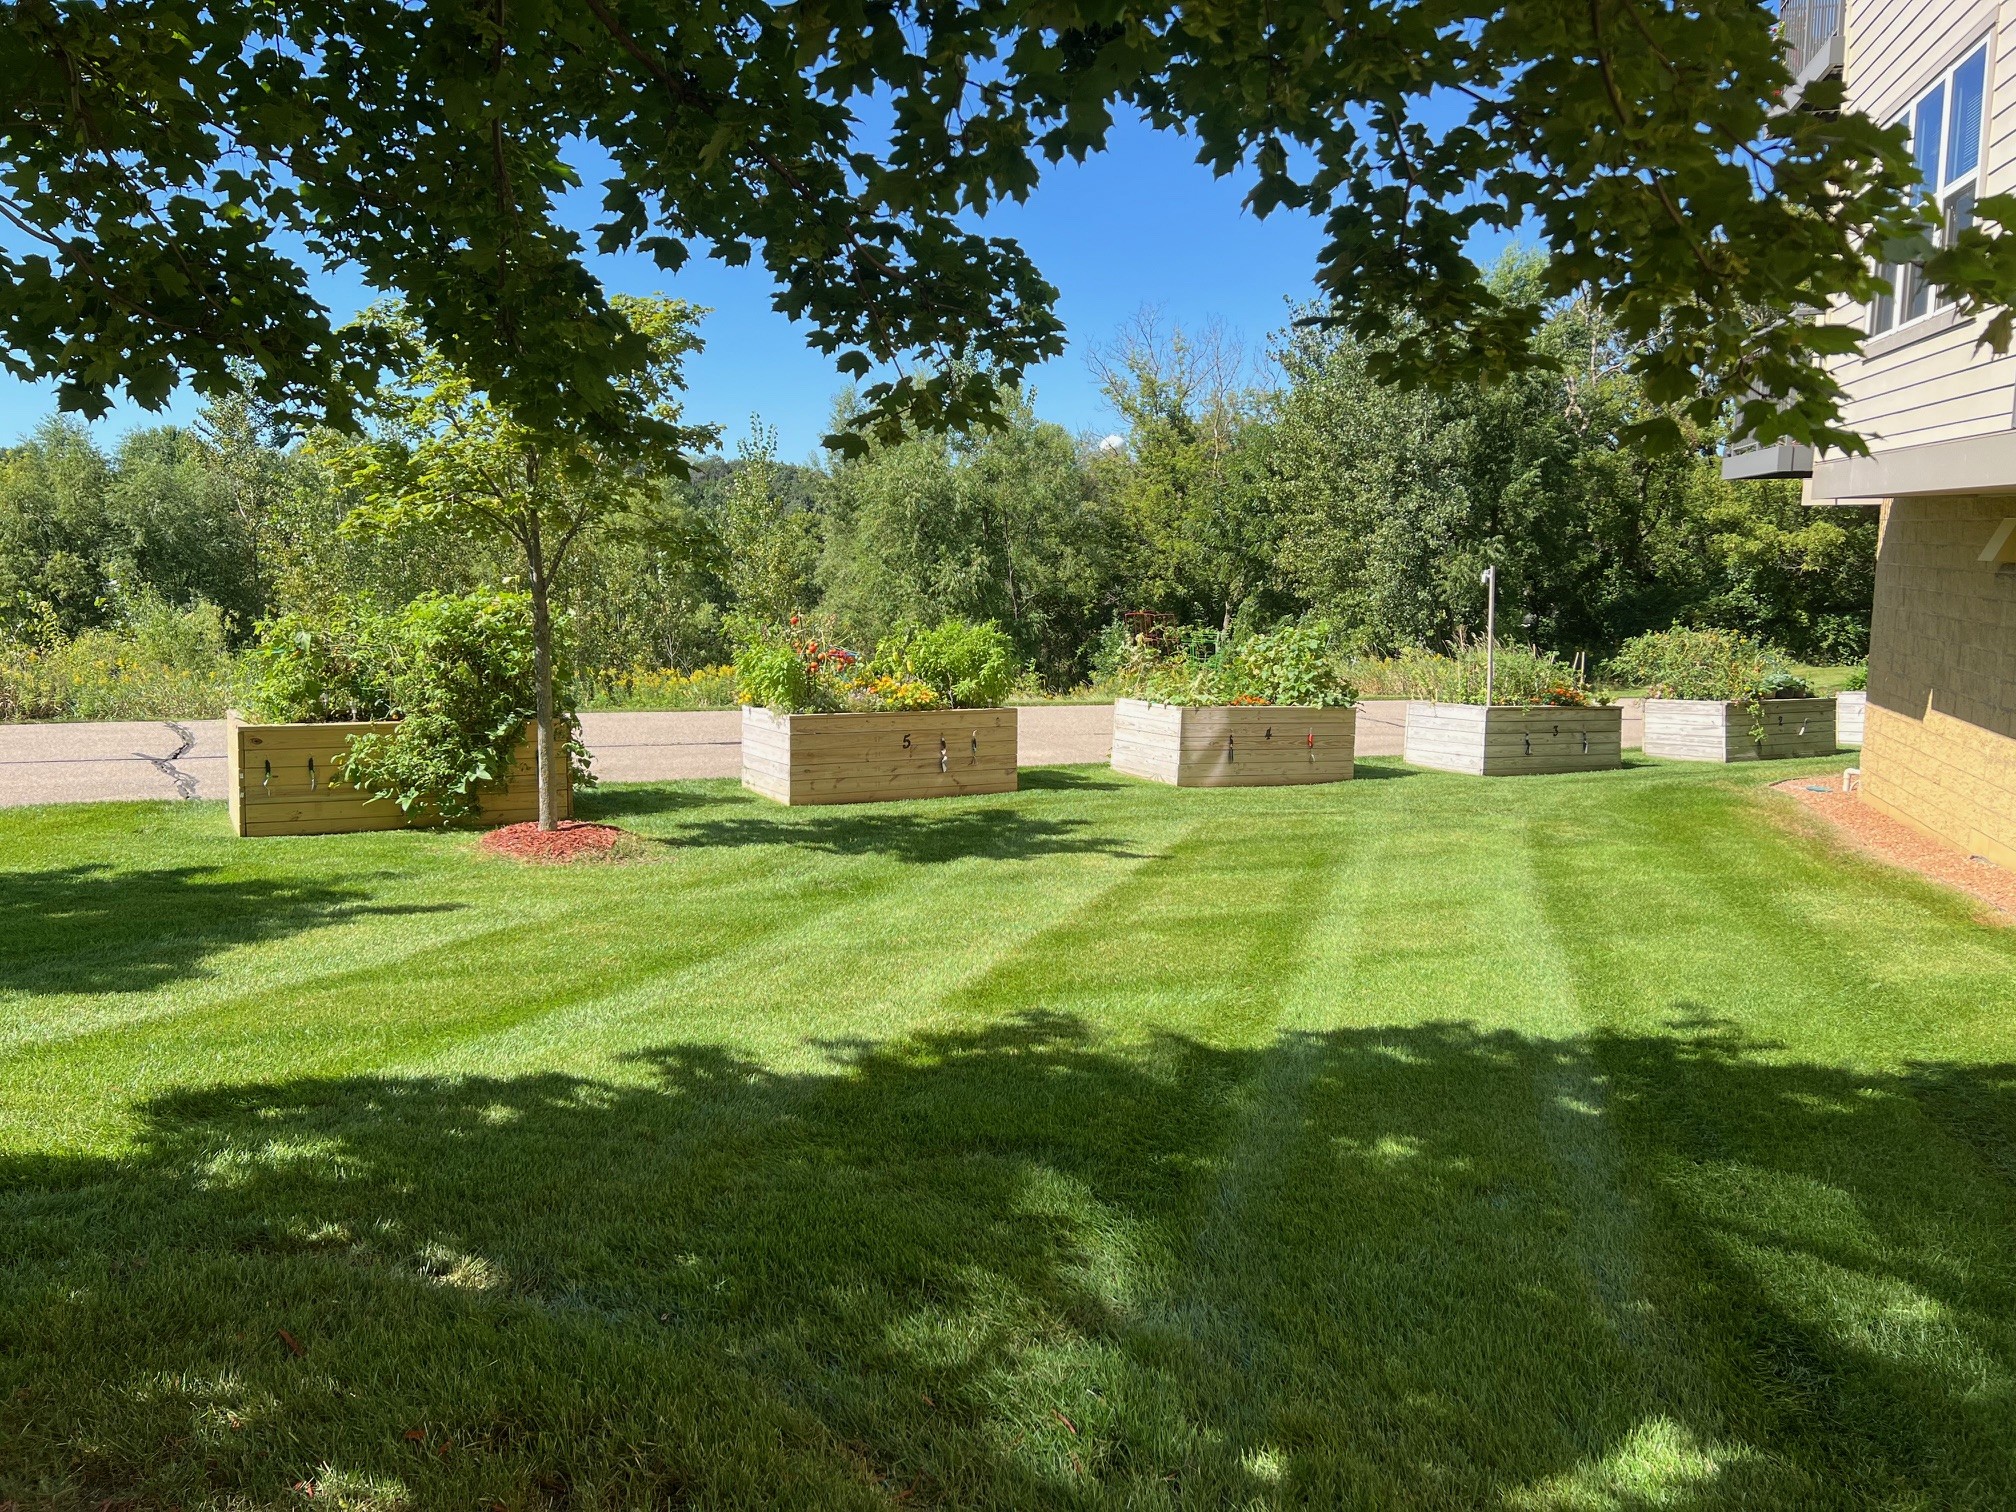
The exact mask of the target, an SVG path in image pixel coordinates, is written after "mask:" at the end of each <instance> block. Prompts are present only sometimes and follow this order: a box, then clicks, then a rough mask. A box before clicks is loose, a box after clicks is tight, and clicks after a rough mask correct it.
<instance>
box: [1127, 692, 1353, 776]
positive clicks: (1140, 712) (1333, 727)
mask: <svg viewBox="0 0 2016 1512" xmlns="http://www.w3.org/2000/svg"><path fill="white" fill-rule="evenodd" d="M1357 741H1358V715H1357V713H1356V711H1355V710H1352V709H1317V708H1306V707H1301V706H1294V707H1290V706H1285V705H1262V704H1253V705H1241V704H1224V705H1218V706H1214V707H1206V708H1185V707H1182V706H1179V705H1176V704H1164V703H1148V702H1146V701H1145V700H1143V699H1139V698H1123V699H1120V700H1119V701H1117V702H1116V703H1115V704H1114V705H1113V770H1114V771H1116V772H1125V773H1127V774H1128V775H1129V776H1130V777H1145V778H1147V779H1148V780H1149V781H1150V782H1167V783H1170V784H1172V785H1173V786H1175V787H1284V786H1286V785H1288V784H1290V783H1301V782H1343V781H1345V780H1347V779H1348V778H1349V777H1350V776H1351V772H1352V767H1351V758H1352V755H1353V753H1354V751H1355V750H1356V748H1357Z"/></svg>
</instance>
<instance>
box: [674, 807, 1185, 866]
mask: <svg viewBox="0 0 2016 1512" xmlns="http://www.w3.org/2000/svg"><path fill="white" fill-rule="evenodd" d="M666 838H667V839H669V840H671V841H673V842H674V843H676V844H678V845H682V846H743V845H790V846H798V847H801V848H803V849H806V850H815V851H822V852H825V853H826V854H828V855H835V856H886V857H889V858H890V859H892V860H896V861H902V862H906V863H908V864H911V865H932V864H936V863H940V862H946V861H961V860H966V859H969V858H979V859H984V860H990V861H1029V860H1034V859H1036V858H1037V857H1040V856H1065V855H1085V856H1115V857H1120V858H1123V859H1128V860H1145V859H1149V858H1150V857H1151V855H1152V853H1151V852H1148V851H1143V850H1140V849H1138V848H1137V847H1135V846H1134V845H1133V844H1132V843H1131V842H1130V841H1128V840H1127V839H1125V838H1124V837H1121V836H1117V835H1114V834H1113V833H1112V832H1111V831H1110V829H1108V828H1107V827H1105V826H1103V825H1101V824H1099V823H1097V822H1096V821H1094V820H1091V819H1077V818H1062V819H1058V818H1046V817H1044V816H1043V815H1041V814H1032V813H1029V812H1027V811H1026V810H1023V809H1017V808H1010V807H1006V806H994V805H989V806H987V807H969V806H966V805H964V804H959V803H957V801H956V800H952V799H938V800H934V801H933V802H931V803H929V804H924V805H921V806H919V807H917V808H914V809H906V810H903V811H898V812H890V811H889V810H888V809H886V808H884V807H883V806H881V805H879V804H860V805H853V804H833V805H831V806H823V805H822V806H817V807H807V808H784V807H781V806H777V805H772V804H762V805H758V806H757V807H755V808H753V809H752V810H751V811H750V812H749V813H747V814H746V815H738V816H735V817H731V818H721V819H696V820H693V821H691V822H689V823H686V824H683V825H681V826H679V827H678V828H677V829H675V830H672V831H670V832H669V833H668V834H667V836H666Z"/></svg>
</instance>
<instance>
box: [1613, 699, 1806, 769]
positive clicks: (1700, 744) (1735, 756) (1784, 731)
mask: <svg viewBox="0 0 2016 1512" xmlns="http://www.w3.org/2000/svg"><path fill="white" fill-rule="evenodd" d="M1756 724H1757V717H1756V716H1754V715H1753V714H1752V713H1751V712H1750V709H1749V707H1748V706H1747V705H1745V704H1740V703H1725V702H1723V701H1722V700H1721V699H1719V698H1648V699H1646V700H1645V754H1646V755H1647V756H1664V757H1667V758H1669V759H1671V760H1674V761H1759V760H1765V761H1769V760H1775V759H1778V758H1780V757H1786V756H1831V755H1833V754H1834V700H1833V699H1831V698H1767V699H1765V700H1764V712H1763V726H1764V738H1763V739H1762V740H1759V739H1758V738H1757V737H1756V736H1755V735H1753V734H1752V733H1751V731H1752V729H1753V728H1754V727H1755V725H1756Z"/></svg>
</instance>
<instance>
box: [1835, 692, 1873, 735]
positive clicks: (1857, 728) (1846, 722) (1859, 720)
mask: <svg viewBox="0 0 2016 1512" xmlns="http://www.w3.org/2000/svg"><path fill="white" fill-rule="evenodd" d="M1868 719H1869V695H1868V694H1867V693H1863V692H1859V691H1857V692H1850V693H1836V694H1835V695H1834V739H1835V740H1836V741H1838V742H1839V743H1840V744H1842V745H1844V746H1859V745H1860V744H1862V730H1863V727H1864V725H1866V724H1867V722H1868Z"/></svg>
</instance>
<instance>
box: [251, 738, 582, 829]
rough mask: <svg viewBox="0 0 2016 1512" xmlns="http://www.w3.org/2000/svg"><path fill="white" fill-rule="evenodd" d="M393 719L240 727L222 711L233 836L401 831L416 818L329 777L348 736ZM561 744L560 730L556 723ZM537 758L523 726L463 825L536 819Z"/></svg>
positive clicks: (564, 803) (569, 803)
mask: <svg viewBox="0 0 2016 1512" xmlns="http://www.w3.org/2000/svg"><path fill="white" fill-rule="evenodd" d="M397 728H398V725H397V724H396V723H392V722H379V723H372V722H369V721H365V722H359V723H354V724H353V723H345V724H247V723H246V722H245V719H244V716H242V715H241V714H239V713H238V711H237V710H235V709H233V710H231V711H229V712H228V713H226V714H225V716H224V755H225V760H226V762H227V764H228V766H229V769H230V770H229V776H228V779H227V782H228V786H227V788H226V792H227V796H228V798H229V801H230V807H231V827H232V828H233V829H234V830H236V831H237V832H238V833H239V834H241V835H348V834H354V833H357V832H359V831H362V830H388V829H404V828H406V827H407V826H408V825H411V824H418V823H421V822H423V821H422V819H421V818H419V817H417V816H413V817H409V816H408V815H407V813H406V811H405V810H404V809H402V808H400V807H399V805H398V804H396V803H394V802H393V801H392V800H391V799H389V798H367V797H366V796H365V795H364V794H362V793H360V792H358V791H357V790H356V789H355V788H352V787H346V786H344V785H343V784H342V783H341V782H339V781H338V780H337V778H336V771H337V762H338V761H339V760H340V759H341V757H342V756H343V754H344V752H345V750H346V749H348V747H349V744H350V737H351V736H352V735H370V734H386V733H389V732H390V731H392V730H395V729H397ZM553 733H554V735H555V737H556V738H557V739H558V740H560V741H562V742H564V741H565V740H566V739H567V731H566V727H565V726H563V725H556V726H555V727H554V731H553ZM538 771H539V761H538V753H537V746H536V740H535V736H534V732H533V727H532V726H531V725H527V726H526V727H525V738H524V740H523V741H521V742H520V743H519V746H518V755H517V759H516V760H515V761H514V762H513V763H512V765H511V779H510V781H508V782H506V783H505V784H504V785H503V786H502V787H501V788H496V789H488V788H486V789H482V790H481V802H482V812H481V813H480V814H478V815H477V816H476V817H475V818H473V819H469V820H465V821H463V822H464V823H466V824H471V825H494V824H522V823H526V822H528V821H530V820H534V819H537V818H538V817H539V777H538ZM555 796H556V797H557V798H558V800H559V803H558V807H559V814H560V817H561V818H563V819H571V818H573V817H574V791H573V788H572V786H571V785H569V786H568V787H565V788H563V789H562V790H561V791H560V792H559V793H558V794H556V795H555Z"/></svg>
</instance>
